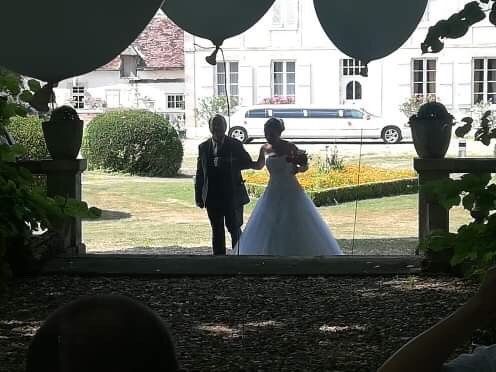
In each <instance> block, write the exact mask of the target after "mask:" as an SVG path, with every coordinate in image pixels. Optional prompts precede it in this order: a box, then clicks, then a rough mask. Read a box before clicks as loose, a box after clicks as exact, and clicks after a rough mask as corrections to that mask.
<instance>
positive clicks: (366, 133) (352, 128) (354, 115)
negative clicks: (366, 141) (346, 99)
mask: <svg viewBox="0 0 496 372" xmlns="http://www.w3.org/2000/svg"><path fill="white" fill-rule="evenodd" d="M344 119H345V120H346V121H347V124H348V128H349V135H348V137H347V138H379V137H380V132H381V126H380V125H379V123H378V121H377V120H372V119H371V117H370V115H368V114H366V113H364V112H363V111H361V110H357V109H348V110H346V109H345V110H344Z"/></svg>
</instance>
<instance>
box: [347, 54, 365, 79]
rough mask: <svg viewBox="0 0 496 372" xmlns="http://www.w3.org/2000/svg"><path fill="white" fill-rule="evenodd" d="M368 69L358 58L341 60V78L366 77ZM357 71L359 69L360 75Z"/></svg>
mask: <svg viewBox="0 0 496 372" xmlns="http://www.w3.org/2000/svg"><path fill="white" fill-rule="evenodd" d="M366 67H367V66H366V65H365V64H364V63H363V62H362V61H360V60H358V59H356V58H343V59H341V76H364V72H365V68H366ZM356 69H358V73H356ZM345 72H348V73H345Z"/></svg>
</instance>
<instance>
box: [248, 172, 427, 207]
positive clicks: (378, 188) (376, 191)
mask: <svg viewBox="0 0 496 372" xmlns="http://www.w3.org/2000/svg"><path fill="white" fill-rule="evenodd" d="M246 187H247V189H248V193H249V194H250V195H251V196H253V197H257V198H258V197H260V196H261V195H262V193H263V192H264V190H265V186H262V185H255V184H247V185H246ZM417 192H418V180H417V178H407V179H402V180H393V181H385V182H374V183H365V184H362V185H358V186H356V185H355V186H344V187H335V188H332V189H327V190H320V191H311V192H308V196H309V197H310V199H312V201H313V202H314V204H315V205H316V206H317V207H322V206H328V205H335V204H336V203H345V202H350V201H355V200H356V199H357V197H358V200H365V199H374V198H382V197H384V196H394V195H405V194H416V193H417Z"/></svg>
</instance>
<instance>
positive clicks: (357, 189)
mask: <svg viewBox="0 0 496 372" xmlns="http://www.w3.org/2000/svg"><path fill="white" fill-rule="evenodd" d="M362 145H363V128H362V129H360V150H359V154H358V175H357V187H356V194H355V216H354V222H353V238H352V241H351V255H352V256H353V254H354V250H355V232H356V225H357V214H358V193H359V188H360V171H361V169H362Z"/></svg>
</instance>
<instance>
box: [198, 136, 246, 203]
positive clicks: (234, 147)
mask: <svg viewBox="0 0 496 372" xmlns="http://www.w3.org/2000/svg"><path fill="white" fill-rule="evenodd" d="M218 156H220V157H221V159H222V160H221V163H220V167H219V169H220V170H222V172H221V173H222V176H221V179H216V180H215V181H216V182H217V186H219V182H220V183H221V184H222V185H223V186H225V187H224V188H223V192H224V194H223V195H222V201H221V202H220V203H221V204H222V205H216V206H218V207H226V208H238V207H241V206H243V205H244V204H248V203H249V202H250V198H249V197H248V192H247V191H246V188H245V185H244V181H243V178H242V177H241V170H242V169H249V168H251V167H252V164H253V161H252V159H251V157H250V155H249V154H248V153H247V152H246V150H245V149H244V148H243V145H242V144H241V142H239V141H238V140H236V139H234V138H231V137H228V136H226V137H225V138H224V144H223V145H222V148H221V150H220V152H219V154H218ZM212 162H213V145H212V139H211V138H210V139H208V140H206V141H205V142H203V143H201V144H200V146H199V147H198V162H197V168H196V178H195V199H196V202H197V203H199V202H200V201H201V202H203V204H204V205H209V204H210V205H211V203H208V201H209V200H208V199H209V169H210V170H212ZM216 177H217V178H219V175H218V174H217V175H216ZM210 194H212V192H210ZM211 202H212V200H211ZM215 203H219V202H218V201H215Z"/></svg>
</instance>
